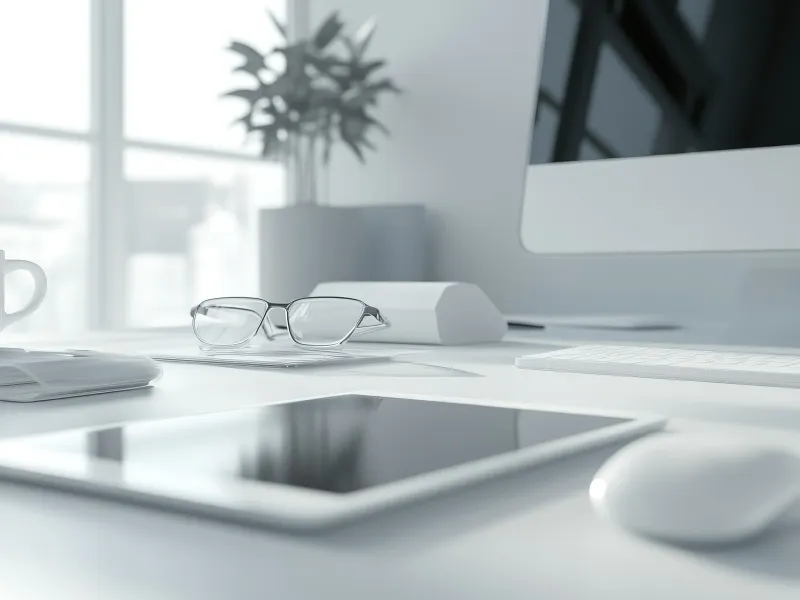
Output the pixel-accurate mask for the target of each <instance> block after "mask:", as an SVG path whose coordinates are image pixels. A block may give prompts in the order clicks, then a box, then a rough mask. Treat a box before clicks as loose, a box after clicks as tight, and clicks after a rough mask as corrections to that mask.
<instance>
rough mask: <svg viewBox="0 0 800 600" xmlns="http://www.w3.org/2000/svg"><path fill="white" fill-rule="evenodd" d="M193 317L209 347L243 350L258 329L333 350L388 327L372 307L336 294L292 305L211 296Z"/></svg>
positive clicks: (271, 335)
mask: <svg viewBox="0 0 800 600" xmlns="http://www.w3.org/2000/svg"><path fill="white" fill-rule="evenodd" d="M273 311H274V312H273ZM270 313H272V314H270ZM275 313H277V314H275ZM190 315H191V316H192V328H193V329H194V334H195V336H196V337H197V339H198V340H200V342H201V343H202V344H204V345H206V346H209V347H228V348H233V347H240V346H244V345H246V344H248V343H249V342H250V341H251V340H253V338H255V336H256V335H257V334H258V333H259V332H260V331H263V332H264V334H265V335H266V336H267V339H269V340H274V339H276V338H277V337H280V336H281V335H282V334H284V335H285V334H287V333H288V335H289V336H290V337H291V339H292V341H293V342H294V343H295V344H297V345H299V346H310V347H314V348H321V347H333V346H341V345H342V344H344V343H345V342H347V341H348V340H349V339H350V338H351V337H353V336H354V335H359V334H364V333H369V332H372V331H375V330H377V329H383V328H385V327H388V326H389V321H388V320H386V318H384V317H383V315H381V313H380V311H379V310H378V309H377V308H375V307H374V306H369V305H368V304H365V303H364V302H362V301H361V300H356V299H355V298H339V297H335V296H320V297H312V298H298V299H297V300H294V301H292V302H289V303H288V304H278V303H275V302H267V301H266V300H262V299H261V298H236V297H232V298H212V299H210V300H204V301H203V302H201V303H200V304H198V305H197V306H195V307H193V308H192V310H191V311H190ZM370 321H371V322H370Z"/></svg>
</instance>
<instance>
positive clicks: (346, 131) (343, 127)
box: [339, 118, 365, 163]
mask: <svg viewBox="0 0 800 600" xmlns="http://www.w3.org/2000/svg"><path fill="white" fill-rule="evenodd" d="M339 135H341V136H342V141H343V142H344V143H345V144H347V146H348V148H350V150H352V151H353V154H355V155H356V156H357V157H358V160H359V161H360V162H361V163H364V162H365V161H364V153H363V152H362V151H361V148H359V147H358V143H359V141H360V140H358V139H357V138H355V137H354V136H353V131H352V125H351V124H350V119H346V118H344V119H342V121H341V122H340V123H339Z"/></svg>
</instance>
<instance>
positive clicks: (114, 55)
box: [0, 0, 310, 332]
mask: <svg viewBox="0 0 800 600" xmlns="http://www.w3.org/2000/svg"><path fill="white" fill-rule="evenodd" d="M132 1H135V0H132ZM167 1H168V0H167ZM285 1H286V2H287V7H286V13H287V21H288V23H287V25H288V32H289V36H290V39H296V38H297V37H298V36H303V35H305V34H306V33H307V31H308V27H309V3H310V0H285ZM125 2H126V0H90V2H89V6H90V19H91V23H90V36H91V39H90V65H89V68H90V79H89V80H90V86H91V89H90V107H89V111H90V126H89V130H88V131H85V132H82V131H73V130H69V129H60V128H58V127H39V126H35V125H28V124H24V123H16V122H14V121H2V120H0V132H2V133H10V134H18V135H24V136H30V137H35V138H41V139H57V140H69V141H76V142H83V143H85V144H87V146H88V148H89V151H90V153H91V161H90V179H89V186H88V191H87V193H88V205H89V211H88V212H89V223H88V231H89V240H88V244H89V245H88V248H89V264H88V265H87V268H88V273H89V280H88V288H89V290H88V291H89V293H88V294H87V299H88V303H87V306H86V311H87V314H86V317H87V325H88V327H89V329H92V330H97V329H102V330H121V329H136V328H131V327H127V326H126V323H125V317H126V313H127V310H126V308H127V298H128V295H127V289H126V279H127V267H126V260H127V256H126V254H125V247H124V244H123V240H124V237H123V235H122V234H123V233H124V227H125V223H124V218H123V215H124V204H123V203H124V202H125V201H126V198H125V171H124V155H125V151H126V150H128V149H142V150H155V151H162V152H170V153H173V154H178V155H183V156H198V157H204V158H216V159H223V160H229V161H230V160H233V161H240V162H263V159H262V158H261V157H260V156H257V155H253V154H248V153H246V152H245V151H241V152H238V151H227V150H220V149H215V148H210V147H202V146H191V145H182V144H171V143H160V142H155V141H152V140H147V139H136V138H126V137H125V133H124V116H125V93H124V82H125ZM287 168H288V169H289V172H288V173H287V175H288V176H287V182H288V184H289V185H288V197H287V200H288V199H290V198H291V197H292V194H291V190H292V188H293V187H294V184H296V180H295V177H297V175H296V169H294V168H292V165H291V164H289V165H287ZM178 329H179V328H175V327H166V328H164V327H154V328H147V330H148V331H154V332H156V331H160V332H163V331H170V330H176V331H177V330H178Z"/></svg>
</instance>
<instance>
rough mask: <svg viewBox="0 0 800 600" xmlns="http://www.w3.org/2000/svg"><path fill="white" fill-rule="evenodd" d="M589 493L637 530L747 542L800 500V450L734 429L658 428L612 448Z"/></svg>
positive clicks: (686, 540) (693, 541) (675, 538)
mask: <svg viewBox="0 0 800 600" xmlns="http://www.w3.org/2000/svg"><path fill="white" fill-rule="evenodd" d="M589 496H590V498H591V501H592V504H593V505H594V507H595V509H596V510H597V512H598V513H600V514H601V515H603V516H604V517H607V518H608V519H610V520H611V521H612V522H614V523H616V524H617V525H619V526H621V527H623V528H625V529H627V530H629V531H632V532H634V533H637V534H639V535H643V536H647V537H651V538H657V539H660V540H664V541H668V542H672V543H677V544H684V545H705V544H725V543H735V542H741V541H744V540H746V539H748V538H750V537H753V536H755V535H758V534H759V533H761V532H763V531H764V530H765V529H766V528H767V527H768V526H769V525H770V524H772V523H773V522H774V521H775V520H776V519H777V518H778V517H780V516H781V515H782V514H783V513H784V512H786V511H787V510H788V509H789V507H790V506H792V505H793V504H794V503H795V502H796V501H800V456H799V455H797V454H794V453H792V452H791V451H789V450H787V449H784V448H782V447H780V446H777V445H768V444H762V443H757V442H754V441H752V440H747V439H741V438H737V437H730V436H713V435H708V434H695V433H692V434H660V435H652V436H649V437H646V438H642V439H640V440H637V441H635V442H633V443H632V444H630V445H628V446H626V447H625V448H623V449H622V450H620V451H619V452H617V453H616V454H615V455H614V456H612V457H611V458H610V459H609V460H608V461H607V462H606V463H605V465H603V467H602V468H601V469H600V470H599V471H598V472H597V474H596V475H595V477H594V480H593V481H592V484H591V487H590V489H589Z"/></svg>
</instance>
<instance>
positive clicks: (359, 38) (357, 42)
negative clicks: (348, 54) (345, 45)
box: [353, 17, 378, 59]
mask: <svg viewBox="0 0 800 600" xmlns="http://www.w3.org/2000/svg"><path fill="white" fill-rule="evenodd" d="M377 26H378V19H377V18H376V17H370V18H369V19H367V20H366V21H364V23H363V24H362V25H361V27H359V28H358V29H357V30H356V32H355V34H354V35H353V45H354V46H355V49H356V52H355V55H356V57H357V58H358V59H361V58H362V57H363V56H364V53H365V52H366V51H367V46H369V43H370V41H371V40H372V36H373V34H374V33H375V28H376V27H377Z"/></svg>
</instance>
